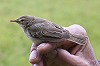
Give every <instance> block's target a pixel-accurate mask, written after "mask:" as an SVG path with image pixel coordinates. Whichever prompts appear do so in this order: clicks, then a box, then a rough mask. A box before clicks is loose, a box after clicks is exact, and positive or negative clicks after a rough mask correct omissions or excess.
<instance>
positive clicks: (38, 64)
mask: <svg viewBox="0 0 100 66" xmlns="http://www.w3.org/2000/svg"><path fill="white" fill-rule="evenodd" d="M32 66H46V65H45V64H43V60H42V59H41V61H40V62H39V63H37V64H32Z"/></svg>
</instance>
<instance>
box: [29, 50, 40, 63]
mask: <svg viewBox="0 0 100 66" xmlns="http://www.w3.org/2000/svg"><path fill="white" fill-rule="evenodd" d="M40 60H41V55H40V54H39V53H38V51H37V50H33V51H32V52H31V54H30V57H29V61H30V63H31V64H35V63H38V62H39V61H40Z"/></svg>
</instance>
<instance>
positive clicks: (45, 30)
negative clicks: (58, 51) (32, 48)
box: [29, 23, 63, 40]
mask: <svg viewBox="0 0 100 66" xmlns="http://www.w3.org/2000/svg"><path fill="white" fill-rule="evenodd" d="M29 32H30V33H31V34H34V35H33V36H34V37H36V38H39V39H43V40H46V39H53V38H54V39H60V38H62V37H63V31H62V30H61V29H60V27H59V28H57V26H56V27H55V25H52V23H41V24H35V25H32V26H31V27H30V28H29Z"/></svg>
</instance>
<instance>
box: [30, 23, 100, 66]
mask: <svg viewBox="0 0 100 66" xmlns="http://www.w3.org/2000/svg"><path fill="white" fill-rule="evenodd" d="M65 29H67V30H69V32H71V33H73V34H80V35H84V36H87V33H86V31H85V29H84V28H83V27H81V26H80V25H76V24H75V25H71V26H69V27H66V28H65ZM61 43H62V46H60V47H58V48H56V49H54V48H55V47H56V45H57V44H52V43H42V44H40V45H39V46H36V45H35V44H32V47H31V53H30V57H29V61H30V63H31V64H32V66H100V65H99V63H98V61H97V60H96V58H95V54H94V51H93V48H92V46H91V43H90V40H89V38H87V40H86V44H85V45H78V44H76V43H73V42H71V41H68V40H64V41H63V42H61ZM58 44H59V43H58ZM54 45H55V46H54ZM52 49H54V50H52Z"/></svg>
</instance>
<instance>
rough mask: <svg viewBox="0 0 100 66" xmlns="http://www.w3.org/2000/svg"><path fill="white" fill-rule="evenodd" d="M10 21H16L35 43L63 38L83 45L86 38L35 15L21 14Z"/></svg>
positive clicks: (57, 40) (56, 40)
mask: <svg viewBox="0 0 100 66" xmlns="http://www.w3.org/2000/svg"><path fill="white" fill-rule="evenodd" d="M10 22H15V23H18V24H19V25H20V26H21V27H22V29H23V31H24V33H25V34H26V35H27V37H28V38H29V39H30V40H32V42H34V43H35V44H37V45H38V44H40V43H47V42H59V41H61V40H64V39H65V40H69V41H72V42H75V43H77V44H79V45H84V44H85V43H86V39H87V37H86V36H83V35H81V36H80V35H75V34H72V33H70V32H69V31H68V30H66V29H64V28H63V27H61V26H59V25H58V24H55V23H53V22H51V21H49V20H47V19H44V18H39V17H36V16H21V17H19V18H17V19H15V20H10Z"/></svg>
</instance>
